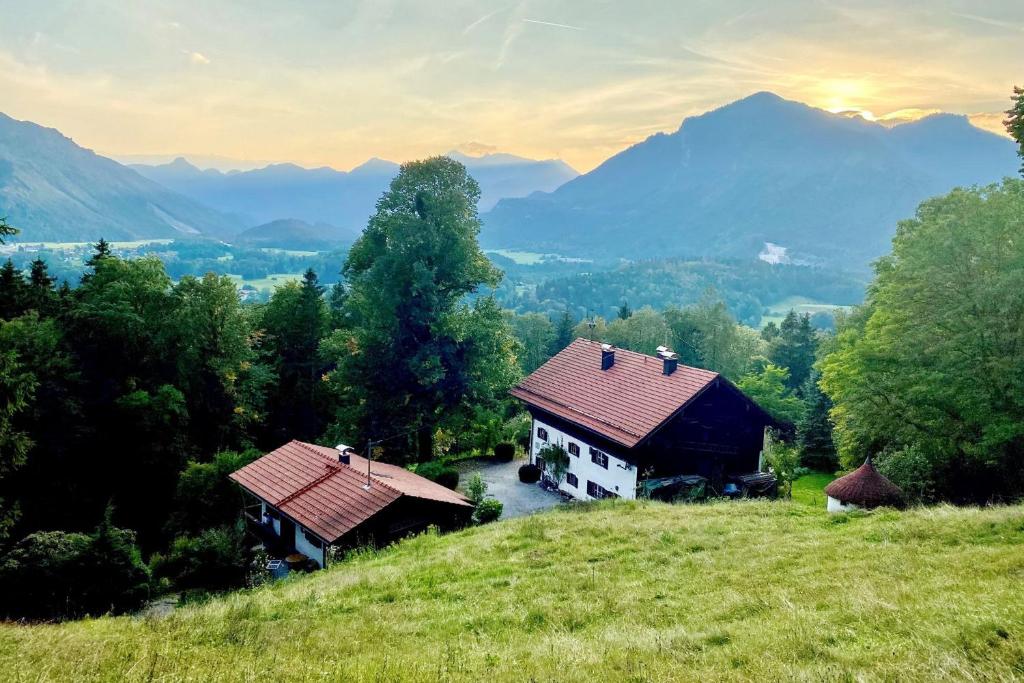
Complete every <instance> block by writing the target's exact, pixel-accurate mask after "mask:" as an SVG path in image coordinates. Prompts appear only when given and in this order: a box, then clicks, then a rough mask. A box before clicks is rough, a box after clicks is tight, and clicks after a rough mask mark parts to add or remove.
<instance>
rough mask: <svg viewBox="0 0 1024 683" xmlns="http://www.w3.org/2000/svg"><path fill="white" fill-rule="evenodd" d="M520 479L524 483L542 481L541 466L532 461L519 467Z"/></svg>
mask: <svg viewBox="0 0 1024 683" xmlns="http://www.w3.org/2000/svg"><path fill="white" fill-rule="evenodd" d="M519 481H521V482H523V483H524V484H536V483H537V482H538V481H540V468H539V467H537V466H536V465H534V464H532V463H527V464H526V465H523V466H522V467H520V468H519Z"/></svg>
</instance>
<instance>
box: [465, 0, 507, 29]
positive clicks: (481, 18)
mask: <svg viewBox="0 0 1024 683" xmlns="http://www.w3.org/2000/svg"><path fill="white" fill-rule="evenodd" d="M507 9H508V8H507V7H499V8H498V9H496V10H492V11H490V12H488V13H487V14H485V15H483V16H482V17H480V18H479V19H477V20H476V21H474V22H473V23H471V24H469V25H468V26H466V28H464V29H462V35H466V34H467V33H469V32H470V31H472V30H473V29H475V28H476V27H477V26H479V25H480V24H482V23H484V22H485V21H487V20H488V19H490V18H491V17H493V16H494V15H495V14H497V13H498V12H504V11H506V10H507Z"/></svg>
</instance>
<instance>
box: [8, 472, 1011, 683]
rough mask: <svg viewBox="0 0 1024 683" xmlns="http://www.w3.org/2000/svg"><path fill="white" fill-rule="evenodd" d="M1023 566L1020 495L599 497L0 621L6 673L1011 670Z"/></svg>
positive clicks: (94, 676) (858, 676)
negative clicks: (903, 501)
mask: <svg viewBox="0 0 1024 683" xmlns="http://www.w3.org/2000/svg"><path fill="white" fill-rule="evenodd" d="M808 488H810V487H808ZM1022 581H1024V507H1020V506H1015V507H993V508H986V509H977V508H974V509H971V508H953V507H948V506H940V507H931V508H918V509H912V510H909V511H906V512H896V511H877V512H874V513H870V514H864V513H858V514H850V515H840V516H830V515H828V514H827V513H825V512H824V510H823V508H822V506H817V505H808V504H802V503H800V502H767V501H761V502H722V503H713V504H708V505H677V506H670V505H666V504H660V503H653V502H625V501H608V502H604V503H600V504H586V505H573V506H569V507H564V508H560V509H556V510H554V511H551V512H547V513H544V514H540V515H535V516H532V517H526V518H520V519H514V520H510V521H505V522H498V523H496V524H492V525H489V526H484V527H477V528H472V529H468V530H465V531H462V532H459V533H454V534H450V535H444V536H438V535H434V534H425V535H422V536H418V537H415V538H411V539H409V540H406V541H404V542H402V543H399V544H397V545H395V546H392V547H390V548H387V549H384V550H380V551H376V552H365V553H362V554H359V555H356V556H353V557H350V558H349V559H347V560H345V561H344V562H341V563H338V564H336V565H335V566H333V567H332V568H331V569H329V570H327V571H323V572H320V573H317V574H313V575H304V576H296V577H294V578H291V579H289V580H285V581H283V582H279V583H277V584H275V585H267V586H263V587H260V588H257V589H253V590H247V591H241V592H237V593H233V594H230V595H227V596H224V597H222V598H217V599H213V600H211V601H209V602H208V603H206V604H202V605H196V606H189V607H183V608H179V609H177V610H175V611H174V612H173V613H172V614H171V615H170V616H165V617H149V618H143V617H118V618H99V619H92V620H86V621H80V622H72V623H65V624H59V625H31V626H24V625H15V624H8V625H4V626H0V678H3V679H4V680H14V681H18V680H23V681H53V680H61V681H97V680H99V681H121V680H126V681H151V680H152V681H213V680H218V681H219V680H228V681H258V680H261V681H306V680H345V681H439V680H441V681H453V680H457V681H480V680H487V681H529V680H534V681H594V680H614V681H679V680H693V681H698V680H699V681H735V680H748V681H769V680H815V681H817V680H828V681H836V680H839V681H843V680H846V681H873V680H900V681H931V680H935V681H938V680H965V681H1010V680H1019V679H1021V678H1024V591H1021V585H1022Z"/></svg>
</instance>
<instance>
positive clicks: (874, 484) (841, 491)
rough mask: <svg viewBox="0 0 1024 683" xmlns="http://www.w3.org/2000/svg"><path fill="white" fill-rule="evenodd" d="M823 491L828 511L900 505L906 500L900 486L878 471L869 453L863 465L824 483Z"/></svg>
mask: <svg viewBox="0 0 1024 683" xmlns="http://www.w3.org/2000/svg"><path fill="white" fill-rule="evenodd" d="M825 495H826V496H828V511H829V512H845V511H847V510H858V509H860V508H867V509H871V508H877V507H883V506H889V507H903V505H904V504H905V501H906V498H905V497H904V495H903V490H902V489H901V488H900V487H899V486H896V484H894V483H892V482H891V481H889V480H888V479H886V478H885V477H883V476H882V475H881V474H879V473H878V470H876V469H875V466H874V464H873V463H872V462H871V456H870V455H869V456H868V457H867V460H865V461H864V464H863V465H861V466H860V467H858V468H857V469H855V470H854V471H853V472H850V473H849V474H847V475H846V476H845V477H839V478H838V479H836V480H835V481H833V482H832V483H831V484H829V485H828V486H826V487H825Z"/></svg>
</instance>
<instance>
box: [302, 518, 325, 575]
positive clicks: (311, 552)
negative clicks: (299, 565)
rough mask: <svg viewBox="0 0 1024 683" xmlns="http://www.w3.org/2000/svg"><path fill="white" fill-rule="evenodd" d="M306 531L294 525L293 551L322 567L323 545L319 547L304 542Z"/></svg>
mask: <svg viewBox="0 0 1024 683" xmlns="http://www.w3.org/2000/svg"><path fill="white" fill-rule="evenodd" d="M305 531H306V530H305V528H304V527H302V526H300V525H298V524H296V525H295V550H296V551H297V552H300V553H302V554H303V555H305V556H306V557H308V558H310V559H312V560H313V561H314V562H316V563H317V564H318V565H320V567H323V566H324V549H323V544H320V546H319V547H318V546H316V545H313V544H312V543H310V542H309V541H308V540H306V534H305V533H304V532H305Z"/></svg>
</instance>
